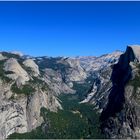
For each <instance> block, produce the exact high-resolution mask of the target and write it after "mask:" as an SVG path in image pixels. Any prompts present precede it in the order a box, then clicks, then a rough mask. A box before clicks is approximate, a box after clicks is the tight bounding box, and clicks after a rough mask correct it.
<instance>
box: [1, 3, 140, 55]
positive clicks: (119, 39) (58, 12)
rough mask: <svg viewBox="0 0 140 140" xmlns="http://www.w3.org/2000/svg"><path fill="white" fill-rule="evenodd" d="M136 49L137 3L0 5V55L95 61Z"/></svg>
mask: <svg viewBox="0 0 140 140" xmlns="http://www.w3.org/2000/svg"><path fill="white" fill-rule="evenodd" d="M129 44H140V2H0V51H13V50H18V51H21V52H24V53H25V54H29V55H33V56H42V55H47V56H77V55H81V56H88V55H94V56H99V55H101V54H105V53H110V52H113V51H115V50H122V51H124V50H125V49H126V46H127V45H129Z"/></svg>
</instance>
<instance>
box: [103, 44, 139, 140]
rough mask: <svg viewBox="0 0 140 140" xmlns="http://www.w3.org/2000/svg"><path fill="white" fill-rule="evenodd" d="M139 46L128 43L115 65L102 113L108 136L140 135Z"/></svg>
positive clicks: (104, 129) (133, 136) (136, 136)
mask: <svg viewBox="0 0 140 140" xmlns="http://www.w3.org/2000/svg"><path fill="white" fill-rule="evenodd" d="M139 50H140V47H139V48H138V46H137V47H136V46H128V47H127V49H126V52H125V53H124V54H122V55H121V56H120V59H119V62H118V63H117V64H115V65H114V66H113V71H112V76H111V81H112V89H111V91H110V94H109V97H108V103H107V105H106V107H105V108H104V110H103V112H102V114H101V122H102V124H101V129H102V132H103V133H104V134H105V135H106V137H107V138H140V117H139V113H140V102H139V101H140V100H139V93H140V92H139V89H140V84H139V82H140V80H139V79H140V73H139V72H140V63H139V58H140V51H139Z"/></svg>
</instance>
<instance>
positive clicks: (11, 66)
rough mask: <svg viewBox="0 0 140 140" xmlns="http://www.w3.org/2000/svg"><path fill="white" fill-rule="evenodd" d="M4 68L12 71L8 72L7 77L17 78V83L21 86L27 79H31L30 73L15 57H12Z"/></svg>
mask: <svg viewBox="0 0 140 140" xmlns="http://www.w3.org/2000/svg"><path fill="white" fill-rule="evenodd" d="M4 70H5V71H6V72H9V73H10V74H7V77H9V78H11V79H12V80H16V83H17V84H18V85H19V86H20V85H24V84H25V82H26V81H29V76H28V73H27V72H26V71H25V70H24V69H23V68H22V67H21V65H20V64H19V63H18V61H17V60H16V59H15V58H10V59H8V60H7V61H6V62H5V64H4Z"/></svg>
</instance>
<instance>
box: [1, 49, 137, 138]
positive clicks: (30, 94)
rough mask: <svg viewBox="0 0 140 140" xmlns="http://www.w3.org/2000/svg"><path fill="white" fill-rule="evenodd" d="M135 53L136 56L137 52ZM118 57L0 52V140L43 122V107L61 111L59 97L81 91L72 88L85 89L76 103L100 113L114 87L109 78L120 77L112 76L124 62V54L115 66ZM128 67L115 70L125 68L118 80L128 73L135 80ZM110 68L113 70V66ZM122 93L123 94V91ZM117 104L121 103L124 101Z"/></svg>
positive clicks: (129, 50) (118, 52)
mask: <svg viewBox="0 0 140 140" xmlns="http://www.w3.org/2000/svg"><path fill="white" fill-rule="evenodd" d="M133 50H134V49H133ZM133 50H132V49H131V48H128V51H127V52H134V51H133ZM135 50H136V52H138V51H137V49H135ZM121 54H122V52H120V51H116V52H113V53H111V54H106V55H102V56H100V57H76V58H69V57H56V58H53V57H46V56H44V57H31V56H25V55H23V54H21V53H17V52H14V53H7V52H1V53H0V93H1V96H0V139H5V138H7V137H8V136H9V135H10V134H12V133H25V132H30V131H32V130H33V129H35V128H36V127H38V126H40V125H41V124H42V123H43V121H44V120H43V118H42V117H41V116H40V110H41V108H43V107H44V108H47V109H48V110H50V111H53V112H57V110H58V109H63V108H62V106H61V102H62V101H60V99H59V95H61V94H72V95H73V94H77V93H78V91H81V88H76V87H78V86H80V85H88V86H87V87H86V89H85V90H83V91H82V92H85V93H84V96H83V95H82V94H83V93H82V94H81V95H78V96H83V97H82V100H81V101H80V103H81V104H82V103H90V104H93V105H94V106H95V108H94V109H96V110H97V111H98V112H99V113H101V112H102V110H103V109H104V108H105V107H106V106H107V104H109V103H108V102H110V99H108V96H110V95H109V94H110V90H111V91H112V89H111V87H112V86H113V87H114V85H115V83H116V81H115V80H116V78H115V77H114V76H113V75H115V76H116V77H118V75H119V74H120V73H119V74H118V75H117V74H116V73H118V72H115V71H116V70H115V69H116V68H115V67H117V68H118V67H120V66H121V65H122V64H123V63H125V62H126V61H128V56H129V54H128V53H125V54H124V55H123V57H122V56H121V57H122V58H120V59H122V60H121V61H122V62H120V60H119V62H118V59H119V57H120V55H121ZM130 54H133V53H130ZM135 55H138V54H135ZM129 57H130V58H131V59H135V58H138V57H134V55H132V56H131V55H130V56H129ZM124 58H125V60H124ZM131 61H132V60H131ZM134 61H136V62H137V61H138V60H137V59H135V60H134ZM132 62H133V61H132ZM118 63H119V65H118ZM130 63H131V62H130ZM130 63H129V62H128V63H125V66H123V67H124V68H122V69H121V70H119V71H122V70H124V73H125V74H126V71H127V69H128V68H129V72H128V74H127V76H125V78H124V77H122V78H124V79H126V81H127V78H128V77H129V76H128V75H129V73H132V74H131V75H132V77H135V74H136V72H133V70H134V71H137V68H135V67H136V66H135V65H134V64H131V65H132V66H131V67H133V68H131V67H129V65H130ZM114 64H115V66H113V65H114ZM112 66H113V69H112ZM114 70H115V71H114ZM125 70H126V71H125ZM111 73H112V78H111V79H112V81H113V78H114V82H111V80H110V77H111ZM113 73H114V74H113ZM122 75H123V74H122ZM128 79H129V78H128ZM118 83H119V82H118ZM121 86H122V85H121ZM130 87H131V86H130ZM124 90H126V91H127V89H124ZM137 92H138V91H137ZM120 95H121V92H120V94H119V96H120ZM114 96H116V95H113V97H114ZM113 97H112V99H111V100H113ZM109 98H110V97H109ZM124 98H125V97H123V98H122V99H124ZM120 102H123V103H124V100H122V101H120ZM114 106H115V105H114ZM120 106H122V105H120ZM115 107H116V106H115ZM106 108H108V107H106ZM103 112H105V109H104V110H103ZM102 114H103V113H102ZM105 114H106V113H105ZM108 114H109V113H108ZM110 114H111V113H110ZM103 116H105V115H103ZM106 119H108V117H106Z"/></svg>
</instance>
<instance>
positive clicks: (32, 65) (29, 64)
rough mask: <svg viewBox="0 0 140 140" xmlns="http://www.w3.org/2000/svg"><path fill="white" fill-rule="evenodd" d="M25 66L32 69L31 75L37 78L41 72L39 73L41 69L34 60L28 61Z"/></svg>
mask: <svg viewBox="0 0 140 140" xmlns="http://www.w3.org/2000/svg"><path fill="white" fill-rule="evenodd" d="M23 64H24V65H25V66H26V67H28V68H30V69H31V74H32V75H33V76H35V77H37V76H38V75H39V74H40V72H39V67H38V65H37V64H36V63H35V62H34V60H32V59H27V60H25V61H24V62H23Z"/></svg>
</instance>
